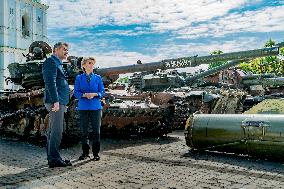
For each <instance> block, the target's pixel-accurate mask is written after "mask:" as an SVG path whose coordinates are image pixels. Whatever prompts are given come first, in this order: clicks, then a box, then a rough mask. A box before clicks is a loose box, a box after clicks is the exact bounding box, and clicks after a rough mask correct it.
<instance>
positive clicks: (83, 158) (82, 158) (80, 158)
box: [79, 154, 90, 160]
mask: <svg viewBox="0 0 284 189" xmlns="http://www.w3.org/2000/svg"><path fill="white" fill-rule="evenodd" d="M89 157H90V156H89V155H86V154H82V155H81V156H80V157H79V160H85V159H87V158H89Z"/></svg>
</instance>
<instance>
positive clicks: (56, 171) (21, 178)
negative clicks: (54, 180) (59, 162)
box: [0, 159, 93, 188]
mask: <svg viewBox="0 0 284 189" xmlns="http://www.w3.org/2000/svg"><path fill="white" fill-rule="evenodd" d="M90 161H93V160H92V159H90V160H86V161H81V162H79V163H76V162H78V160H74V161H72V164H75V165H73V166H69V167H59V168H48V166H47V165H42V166H38V167H34V168H30V169H27V170H25V171H22V172H20V173H16V174H7V175H5V176H1V177H0V187H3V186H13V187H14V188H16V187H20V186H22V185H24V184H25V183H26V182H31V181H33V180H36V179H41V178H44V177H50V176H55V175H60V174H62V173H65V172H67V171H70V170H72V169H75V168H76V167H80V166H81V165H84V164H86V163H88V162H90Z"/></svg>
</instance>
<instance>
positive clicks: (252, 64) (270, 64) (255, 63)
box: [239, 39, 284, 76]
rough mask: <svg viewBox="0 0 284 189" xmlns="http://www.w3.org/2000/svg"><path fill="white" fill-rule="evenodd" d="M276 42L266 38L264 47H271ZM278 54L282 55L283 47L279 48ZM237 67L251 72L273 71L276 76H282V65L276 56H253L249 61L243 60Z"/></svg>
mask: <svg viewBox="0 0 284 189" xmlns="http://www.w3.org/2000/svg"><path fill="white" fill-rule="evenodd" d="M275 45H276V43H275V41H273V40H271V39H270V40H268V41H267V42H266V43H265V45H264V47H273V46H275ZM280 54H282V55H284V48H281V49H280ZM239 67H240V68H241V69H242V70H244V71H246V72H250V73H253V74H263V73H275V74H276V75H278V76H283V72H284V65H283V61H280V60H279V58H278V57H277V56H267V57H262V58H255V59H253V60H251V61H249V62H243V63H241V64H240V65H239Z"/></svg>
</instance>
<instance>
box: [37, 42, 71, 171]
mask: <svg viewBox="0 0 284 189" xmlns="http://www.w3.org/2000/svg"><path fill="white" fill-rule="evenodd" d="M67 55H68V44H67V43H64V42H58V43H56V44H55V45H54V47H53V54H52V55H51V57H49V58H47V59H46V60H45V62H44V63H43V67H42V73H43V79H44V83H45V91H44V103H45V107H46V109H47V110H48V111H49V122H48V123H49V125H48V133H47V160H48V165H49V167H50V168H53V167H66V166H69V165H72V164H71V162H70V161H69V160H63V159H62V158H61V156H60V154H59V146H60V143H61V139H62V132H63V122H64V111H65V109H66V105H67V104H68V102H69V94H70V90H69V85H68V82H67V79H66V77H65V75H64V73H63V70H62V60H64V59H66V57H67Z"/></svg>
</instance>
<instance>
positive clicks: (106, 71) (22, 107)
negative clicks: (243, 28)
mask: <svg viewBox="0 0 284 189" xmlns="http://www.w3.org/2000/svg"><path fill="white" fill-rule="evenodd" d="M35 43H38V44H32V45H31V47H32V46H33V47H32V48H30V54H31V55H30V56H29V58H27V60H28V61H27V62H25V63H12V64H10V65H9V66H8V69H9V71H10V75H11V77H10V78H8V80H10V81H12V82H14V83H15V84H17V85H21V86H22V87H23V88H24V89H23V90H22V92H21V91H13V92H12V93H13V94H11V93H10V94H2V96H3V101H2V104H3V105H4V104H9V103H10V99H11V97H12V95H14V96H15V103H16V105H15V106H13V107H12V106H11V107H8V106H7V107H2V109H3V110H4V109H5V108H6V110H7V112H4V111H3V116H2V117H1V120H0V121H1V131H6V130H8V128H13V129H11V130H13V131H12V133H16V134H22V133H24V134H22V135H23V136H24V137H28V138H33V137H34V136H38V135H41V136H43V135H44V131H45V129H46V125H47V124H46V122H45V121H44V120H47V112H46V111H45V109H44V106H43V102H42V98H43V79H42V75H41V67H42V62H43V61H44V59H45V58H46V54H48V53H49V51H48V50H44V49H50V47H46V45H47V44H44V43H42V42H35ZM36 47H39V48H40V49H42V50H41V51H40V50H39V49H38V48H37V50H34V49H35V48H36ZM278 50H279V49H278V47H272V48H265V49H257V50H251V51H244V52H234V53H226V54H221V55H210V56H201V57H197V56H194V57H183V58H177V59H168V60H163V61H160V62H154V63H147V64H134V65H129V66H119V67H111V68H102V69H96V70H95V72H96V73H98V74H100V75H101V76H102V77H103V80H104V84H105V86H106V87H107V86H108V85H109V84H110V83H112V82H114V81H115V80H116V79H117V78H118V75H119V74H124V73H133V72H143V71H148V72H154V71H155V70H157V69H161V70H167V69H175V68H184V67H192V66H197V65H200V64H208V63H210V62H214V61H228V60H234V61H243V60H248V59H252V58H255V57H262V56H268V55H276V54H278ZM36 54H37V55H36ZM80 60H81V59H80V58H77V57H70V58H69V62H64V63H63V68H64V71H65V73H66V75H68V82H69V84H70V85H72V84H74V78H75V76H76V75H77V74H78V73H80V72H81V70H80ZM179 89H180V90H181V91H175V90H171V91H167V92H154V91H146V92H141V91H135V92H134V94H129V93H127V94H121V95H119V94H116V92H115V91H111V92H109V93H107V95H106V98H105V99H104V101H105V106H104V111H103V120H102V131H103V132H105V133H107V132H114V133H123V134H131V135H135V134H140V133H146V134H147V135H150V134H152V133H159V134H160V135H163V134H167V133H169V132H171V131H172V130H174V129H175V128H176V125H177V124H179V123H180V120H178V119H180V118H181V119H183V121H185V120H186V119H185V118H186V117H187V116H188V115H186V116H184V115H182V114H183V112H182V111H181V113H180V112H179V111H180V109H181V108H180V107H179V105H180V104H181V105H183V104H188V105H187V106H186V108H185V111H186V114H191V113H192V112H195V111H202V112H209V113H211V112H212V110H214V107H216V102H217V101H218V100H219V99H222V98H223V96H225V97H226V94H229V95H227V97H231V96H232V95H231V93H228V92H226V90H220V88H217V89H212V88H210V87H209V88H207V89H204V88H203V89H202V90H199V91H201V92H199V93H198V92H194V91H198V90H196V89H195V90H194V91H193V90H191V89H190V90H189V91H188V92H184V91H183V90H184V89H182V88H178V90H179ZM192 91H193V92H192ZM222 91H223V92H224V94H223V95H222V94H221V92H222ZM34 92H36V95H34ZM20 93H23V94H22V96H23V97H22V98H25V99H26V101H23V100H22V99H21V98H19V95H20ZM196 93H198V95H196ZM214 93H216V94H214ZM206 94H208V95H206ZM232 94H233V93H232ZM33 95H34V96H33ZM184 96H185V97H190V99H191V101H189V100H186V98H184ZM206 96H208V97H206ZM218 96H219V97H218ZM220 96H221V97H222V98H220ZM227 97H226V98H227ZM197 98H198V99H199V100H200V103H197V101H196V100H194V99H197ZM127 101H129V102H127ZM36 102H37V103H36ZM206 102H208V103H206ZM226 102H227V101H226V100H225V101H223V103H217V104H219V106H220V107H222V104H224V103H226ZM17 103H18V104H17ZM197 104H198V105H197ZM4 106H5V105H4ZM75 107H76V99H73V98H72V100H71V102H70V105H69V109H68V111H67V113H66V116H65V119H66V124H65V133H67V134H66V136H68V137H70V138H71V139H72V141H74V140H75V138H76V137H78V136H79V129H78V126H77V122H78V120H77V115H76V111H75V110H76V108H75ZM190 108H191V110H189V109H190ZM28 110H31V111H28ZM221 110H222V111H223V112H225V111H226V110H225V109H224V105H223V108H217V109H216V108H215V111H216V112H218V111H221ZM227 111H229V110H227ZM1 113H2V112H1ZM35 115H37V118H35ZM11 118H13V121H12V120H11ZM22 118H24V120H23V121H22V122H23V123H24V126H22V129H21V131H20V129H19V127H20V125H21V124H20V120H22ZM140 118H141V119H140ZM146 119H147V120H150V122H149V123H148V124H143V123H145V122H146V121H145V120H146ZM35 120H39V121H35ZM38 123H39V124H38ZM28 125H29V126H28ZM35 125H37V126H35ZM38 125H39V126H38ZM1 133H3V132H1Z"/></svg>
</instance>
